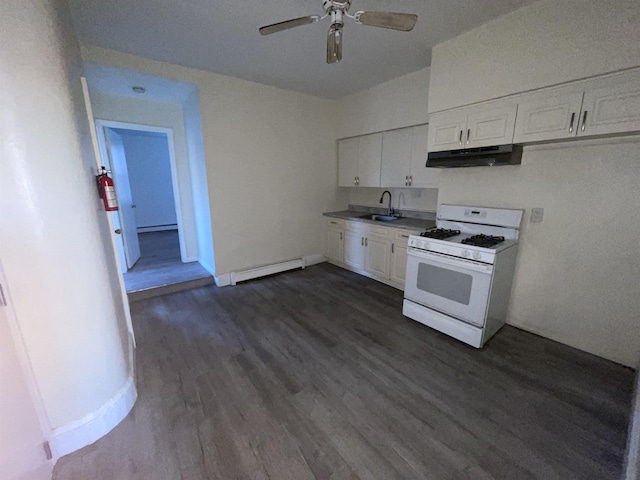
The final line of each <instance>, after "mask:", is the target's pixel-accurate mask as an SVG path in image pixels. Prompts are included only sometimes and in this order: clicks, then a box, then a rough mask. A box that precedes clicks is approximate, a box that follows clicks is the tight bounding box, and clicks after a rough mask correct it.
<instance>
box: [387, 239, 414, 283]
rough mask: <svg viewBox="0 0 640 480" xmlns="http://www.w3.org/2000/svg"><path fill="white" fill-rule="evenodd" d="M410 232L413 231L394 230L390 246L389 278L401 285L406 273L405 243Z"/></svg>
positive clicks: (406, 243)
mask: <svg viewBox="0 0 640 480" xmlns="http://www.w3.org/2000/svg"><path fill="white" fill-rule="evenodd" d="M411 233H415V232H409V231H407V230H396V232H395V235H394V238H393V244H392V247H391V266H390V270H389V279H390V280H393V281H394V282H396V283H399V284H401V285H404V283H405V277H406V274H407V245H408V243H409V235H410V234H411Z"/></svg>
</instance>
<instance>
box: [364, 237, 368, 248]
mask: <svg viewBox="0 0 640 480" xmlns="http://www.w3.org/2000/svg"><path fill="white" fill-rule="evenodd" d="M364 246H365V247H368V246H369V239H368V238H365V239H364Z"/></svg>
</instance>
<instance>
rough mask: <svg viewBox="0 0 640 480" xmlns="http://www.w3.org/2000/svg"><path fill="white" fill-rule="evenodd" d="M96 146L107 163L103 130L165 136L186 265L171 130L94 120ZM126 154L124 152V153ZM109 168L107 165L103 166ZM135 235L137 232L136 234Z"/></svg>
mask: <svg viewBox="0 0 640 480" xmlns="http://www.w3.org/2000/svg"><path fill="white" fill-rule="evenodd" d="M95 125H96V130H97V132H96V133H97V135H98V146H99V149H100V155H101V158H102V159H103V161H107V162H108V161H109V155H108V153H107V143H106V136H105V130H104V129H105V128H117V129H122V130H138V131H143V132H153V133H164V134H165V135H166V136H167V146H168V148H169V165H170V168H171V185H172V187H173V204H174V207H175V209H176V222H177V224H178V240H179V242H180V260H181V261H182V263H187V262H188V261H189V259H188V258H187V255H186V247H185V239H184V225H183V222H182V202H181V201H180V185H179V182H178V168H177V165H176V153H175V144H174V140H173V129H172V128H166V127H157V126H152V125H142V124H138V123H128V122H118V121H115V120H104V119H98V118H97V119H96V120H95ZM125 153H126V152H125ZM105 166H106V167H108V168H110V166H109V165H105ZM136 233H137V232H136Z"/></svg>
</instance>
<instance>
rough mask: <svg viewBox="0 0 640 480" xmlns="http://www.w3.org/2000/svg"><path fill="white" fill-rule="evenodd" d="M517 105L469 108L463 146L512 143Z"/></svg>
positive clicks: (472, 146)
mask: <svg viewBox="0 0 640 480" xmlns="http://www.w3.org/2000/svg"><path fill="white" fill-rule="evenodd" d="M517 110H518V106H517V105H507V106H503V107H497V108H487V107H480V108H478V110H475V109H473V110H471V111H470V112H469V116H468V117H467V131H466V132H465V133H464V139H465V141H464V148H474V147H488V146H493V145H506V144H509V143H513V132H514V130H515V126H516V112H517Z"/></svg>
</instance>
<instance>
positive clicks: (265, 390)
mask: <svg viewBox="0 0 640 480" xmlns="http://www.w3.org/2000/svg"><path fill="white" fill-rule="evenodd" d="M402 297H403V295H402V292H401V291H399V290H396V289H394V288H391V287H389V286H386V285H383V284H382V283H379V282H376V281H374V280H370V279H368V278H365V277H363V276H360V275H356V274H354V273H351V272H348V271H346V270H343V269H340V268H337V267H335V266H332V265H329V264H326V263H325V264H320V265H315V266H312V267H308V268H306V269H304V270H296V271H291V272H287V273H283V274H279V275H273V276H270V277H265V278H261V279H256V280H253V281H249V282H245V283H242V284H239V285H237V286H235V287H227V288H217V287H214V286H208V287H203V288H198V289H193V290H188V291H183V292H179V293H173V294H170V295H164V296H161V297H156V298H151V299H146V300H141V301H139V302H136V303H133V304H132V317H133V324H134V328H135V333H136V338H137V341H138V349H137V352H136V364H137V383H138V384H137V387H138V393H139V397H138V401H137V403H136V405H135V406H134V408H133V410H132V412H131V413H130V414H129V416H128V417H127V418H125V419H124V420H123V421H122V423H121V424H120V425H118V426H117V427H116V428H115V429H114V430H113V431H112V432H111V433H109V434H108V435H106V436H105V437H104V438H102V439H100V440H99V441H98V442H96V443H95V444H93V445H90V446H88V447H86V448H84V449H82V450H79V451H77V452H75V453H73V454H71V455H68V456H66V457H63V458H61V459H60V460H59V462H58V464H57V465H56V468H55V474H54V479H55V480H86V479H91V480H113V479H121V480H150V479H153V480H177V479H185V480H186V479H189V480H213V479H220V480H230V479H247V480H268V479H272V480H288V479H291V480H311V479H318V480H329V479H332V480H343V479H344V480H359V479H361V480H364V479H380V480H390V479H412V480H417V479H430V480H457V479H460V480H462V479H467V480H504V479H509V480H531V479H541V480H572V479H584V480H587V479H588V480H596V479H611V480H613V479H616V480H618V479H619V478H620V474H621V468H622V462H623V456H624V450H625V443H626V436H627V424H628V416H629V410H630V405H631V396H632V389H633V380H634V373H633V371H632V370H631V369H629V368H625V367H622V366H620V365H617V364H615V363H613V362H610V361H607V360H603V359H601V358H598V357H595V356H593V355H589V354H587V353H584V352H581V351H578V350H575V349H573V348H570V347H567V346H565V345H561V344H559V343H556V342H553V341H550V340H547V339H544V338H541V337H538V336H536V335H533V334H530V333H527V332H524V331H522V330H518V329H516V328H513V327H509V326H506V327H505V328H503V329H502V330H501V331H500V332H498V334H497V335H496V336H495V337H494V338H492V339H491V340H490V341H489V343H488V344H487V346H486V347H485V348H483V349H481V350H478V349H475V348H471V347H469V346H467V345H464V344H462V343H460V342H458V341H456V340H454V339H452V338H450V337H447V336H445V335H443V334H440V333H438V332H436V331H435V330H432V329H429V328H427V327H425V326H423V325H421V324H419V323H417V322H414V321H412V320H409V319H407V318H406V317H404V316H403V315H402V307H401V306H402Z"/></svg>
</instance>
